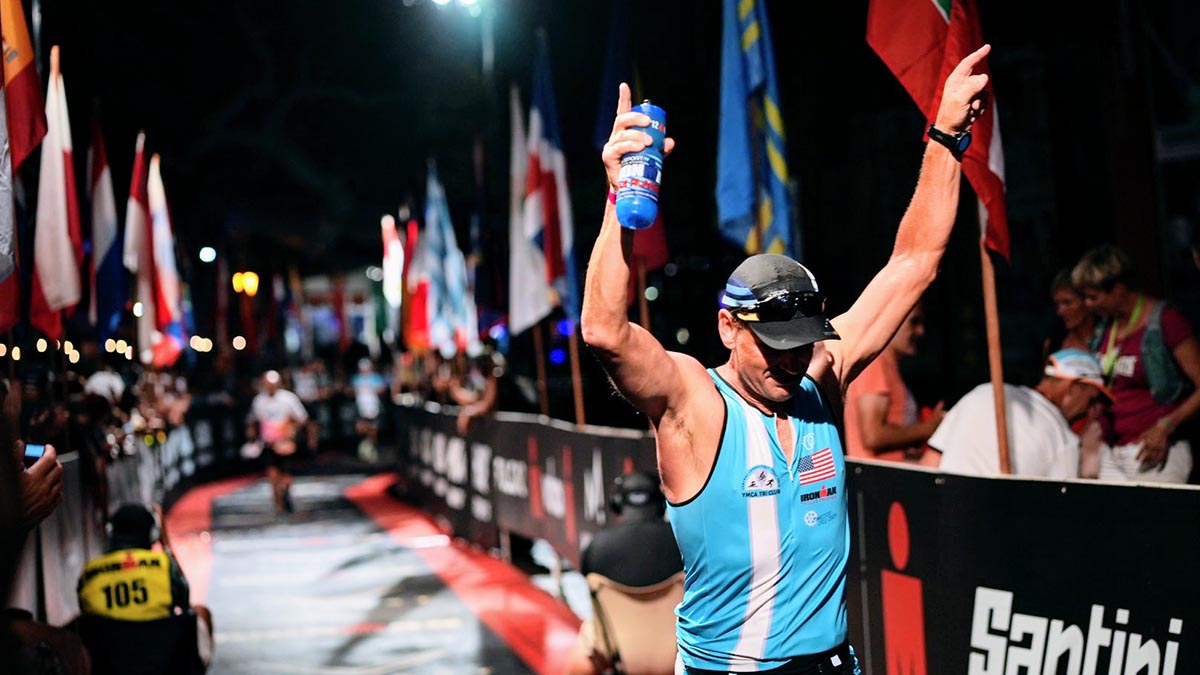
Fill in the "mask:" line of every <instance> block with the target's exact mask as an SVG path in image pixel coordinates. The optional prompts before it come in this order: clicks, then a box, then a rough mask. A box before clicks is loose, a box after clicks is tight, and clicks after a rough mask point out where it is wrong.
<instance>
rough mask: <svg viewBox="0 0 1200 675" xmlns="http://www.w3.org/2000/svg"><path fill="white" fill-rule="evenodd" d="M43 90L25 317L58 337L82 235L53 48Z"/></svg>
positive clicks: (73, 295) (69, 304)
mask: <svg viewBox="0 0 1200 675" xmlns="http://www.w3.org/2000/svg"><path fill="white" fill-rule="evenodd" d="M50 62H51V65H50V79H49V82H48V83H47V86H46V89H47V92H46V119H47V121H48V124H47V129H46V137H45V139H44V141H43V144H42V164H41V173H40V175H39V178H38V202H37V220H36V221H35V228H36V229H35V230H34V234H33V288H32V292H31V294H30V298H29V322H30V323H31V324H33V326H34V327H35V328H37V329H38V330H40V331H41V332H42V333H43V334H44V335H45V336H46V337H47V338H49V339H51V340H57V339H59V338H61V337H62V314H63V311H64V310H66V311H70V310H71V309H72V308H74V307H75V305H76V304H78V303H79V299H80V294H81V290H80V278H79V271H80V267H81V265H82V263H83V237H82V233H81V231H80V226H79V199H78V197H77V196H76V195H77V193H76V191H75V164H74V162H73V161H72V158H71V122H70V116H69V114H68V112H67V93H66V88H65V86H64V85H63V77H62V74H61V73H60V72H59V70H58V47H54V48H53V49H52V50H51V56H50Z"/></svg>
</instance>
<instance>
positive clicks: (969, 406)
mask: <svg viewBox="0 0 1200 675" xmlns="http://www.w3.org/2000/svg"><path fill="white" fill-rule="evenodd" d="M1099 399H1106V400H1107V401H1109V402H1111V401H1112V394H1111V393H1110V392H1109V391H1108V388H1107V387H1105V386H1104V379H1103V377H1102V375H1101V373H1100V363H1099V362H1098V361H1096V358H1095V357H1093V356H1092V355H1091V354H1088V353H1087V352H1084V351H1082V350H1079V349H1061V350H1059V351H1057V352H1054V353H1053V354H1051V355H1050V358H1049V360H1048V361H1047V362H1046V367H1045V370H1044V371H1043V373H1042V380H1041V382H1038V384H1037V386H1036V387H1034V388H1032V389H1031V388H1029V387H1020V386H1014V385H1009V384H1006V385H1004V403H1005V410H1006V411H1007V413H1008V447H1009V451H1010V453H1011V456H1010V457H1011V462H1012V472H1013V474H1014V475H1018V476H1036V477H1040V478H1050V479H1055V480H1060V479H1065V478H1079V477H1084V478H1092V477H1095V470H1096V469H1098V467H1099V453H1100V443H1101V431H1100V425H1099V423H1098V422H1096V421H1095V420H1091V421H1090V422H1088V423H1087V424H1086V426H1085V427H1084V429H1083V431H1082V438H1081V437H1080V436H1078V435H1076V434H1075V432H1074V431H1073V430H1072V428H1071V425H1072V424H1073V423H1075V422H1077V421H1079V420H1081V419H1083V418H1084V417H1085V416H1086V415H1087V414H1088V411H1089V409H1090V408H1091V407H1092V405H1093V404H1094V403H1095V402H1096V401H1097V400H1099ZM995 430H996V408H995V403H994V402H993V398H992V386H991V385H990V384H981V385H979V386H978V387H976V388H974V389H972V390H971V391H970V393H968V394H967V395H966V396H964V397H962V399H960V400H959V401H958V403H956V404H955V405H954V407H953V408H951V409H950V411H949V412H947V413H946V417H945V419H943V420H942V423H941V425H940V426H939V427H938V428H937V431H936V432H934V434H933V436H932V437H930V439H929V445H930V446H931V447H932V448H933V449H934V450H937V451H939V452H941V453H942V461H941V465H940V467H941V469H942V470H944V471H949V472H953V473H965V474H972V475H980V476H990V475H996V474H999V473H1000V451H999V449H998V447H997V442H996V433H995Z"/></svg>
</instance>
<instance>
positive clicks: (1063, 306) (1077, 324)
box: [1042, 269, 1096, 360]
mask: <svg viewBox="0 0 1200 675" xmlns="http://www.w3.org/2000/svg"><path fill="white" fill-rule="evenodd" d="M1050 299H1051V300H1052V301H1053V302H1054V313H1055V314H1056V315H1057V316H1058V319H1057V320H1056V321H1055V322H1054V327H1053V328H1052V329H1051V331H1050V335H1049V336H1048V337H1047V338H1046V343H1045V344H1044V345H1043V346H1042V360H1045V359H1046V358H1047V357H1049V356H1050V354H1052V353H1054V352H1056V351H1058V350H1060V349H1082V350H1084V351H1089V344H1090V343H1091V341H1092V338H1093V337H1094V336H1095V335H1096V315H1095V314H1093V313H1092V310H1090V309H1088V307H1087V304H1086V303H1085V302H1084V300H1083V293H1080V292H1079V289H1077V288H1075V284H1074V283H1073V282H1072V281H1071V270H1070V269H1065V270H1062V271H1061V272H1059V273H1058V274H1057V275H1055V277H1054V281H1053V282H1052V283H1051V284H1050Z"/></svg>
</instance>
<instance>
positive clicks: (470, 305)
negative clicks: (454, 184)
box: [425, 160, 479, 357]
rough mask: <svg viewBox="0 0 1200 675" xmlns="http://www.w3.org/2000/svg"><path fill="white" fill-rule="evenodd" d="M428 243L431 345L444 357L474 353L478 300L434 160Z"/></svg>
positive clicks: (430, 177) (427, 206)
mask: <svg viewBox="0 0 1200 675" xmlns="http://www.w3.org/2000/svg"><path fill="white" fill-rule="evenodd" d="M425 242H426V248H425V256H426V259H425V270H426V273H427V274H428V275H429V280H430V284H429V298H428V303H429V304H428V308H429V310H430V315H429V319H430V322H429V339H430V342H431V344H432V345H433V347H434V348H435V349H437V350H438V351H440V352H441V353H442V356H445V357H450V356H453V355H455V354H457V353H458V352H459V351H460V350H465V351H467V352H468V353H474V352H476V351H477V348H478V345H479V328H478V318H477V317H476V315H475V299H474V298H473V297H472V295H471V292H470V289H469V288H468V286H467V261H466V258H465V257H464V256H463V252H462V249H460V248H459V247H458V239H457V238H456V237H455V234H454V225H453V224H452V223H451V222H450V209H449V207H448V206H447V204H446V191H445V189H444V188H443V187H442V183H441V181H439V180H438V176H437V167H436V166H435V165H434V163H433V161H432V160H430V162H429V173H428V179H427V181H426V189H425Z"/></svg>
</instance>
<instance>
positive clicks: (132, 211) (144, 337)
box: [124, 133, 157, 363]
mask: <svg viewBox="0 0 1200 675" xmlns="http://www.w3.org/2000/svg"><path fill="white" fill-rule="evenodd" d="M145 148H146V134H144V133H138V137H137V150H136V151H135V153H134V156H133V177H132V178H131V179H130V181H129V201H128V202H127V203H126V206H125V249H124V253H125V255H124V259H125V269H127V270H129V271H130V272H132V273H133V274H134V275H135V276H136V278H137V283H136V284H135V286H134V295H133V298H134V300H136V301H137V302H140V303H141V308H142V314H141V316H139V317H138V318H137V326H138V346H137V351H138V355H139V357H140V358H142V361H143V362H144V363H149V360H150V354H151V352H150V349H151V347H153V346H154V333H155V330H156V329H155V326H154V321H155V316H156V312H155V304H154V299H155V297H156V295H157V294H156V292H155V281H154V280H155V273H154V246H153V241H154V240H153V236H152V234H151V230H150V194H149V181H150V172H149V168H148V167H147V164H146V149H145Z"/></svg>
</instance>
